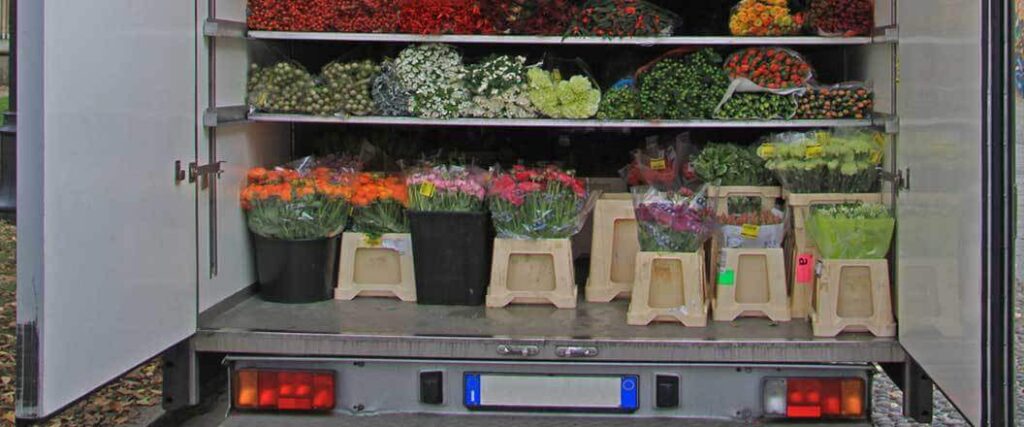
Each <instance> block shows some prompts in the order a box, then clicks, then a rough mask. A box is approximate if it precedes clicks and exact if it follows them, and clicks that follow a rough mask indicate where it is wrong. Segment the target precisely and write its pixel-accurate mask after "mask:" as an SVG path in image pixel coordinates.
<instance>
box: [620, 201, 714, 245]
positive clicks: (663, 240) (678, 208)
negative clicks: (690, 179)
mask: <svg viewBox="0 0 1024 427" xmlns="http://www.w3.org/2000/svg"><path fill="white" fill-rule="evenodd" d="M633 207H634V210H635V212H636V219H637V222H638V225H639V230H638V231H639V235H640V249H641V250H643V251H645V252H696V251H698V250H700V248H701V246H703V245H704V242H705V241H706V240H707V238H708V237H709V236H711V234H712V233H713V232H714V230H715V215H714V210H713V209H711V208H710V207H709V206H708V199H707V197H706V192H705V191H701V192H699V193H697V194H695V193H694V192H692V191H690V190H688V189H685V188H684V189H682V190H678V191H670V192H665V191H658V190H656V189H654V188H650V187H642V188H636V189H634V191H633Z"/></svg>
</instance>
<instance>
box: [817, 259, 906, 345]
mask: <svg viewBox="0 0 1024 427" xmlns="http://www.w3.org/2000/svg"><path fill="white" fill-rule="evenodd" d="M822 266H823V269H822V274H821V277H820V278H819V280H818V289H817V291H818V294H817V304H816V310H815V312H814V313H813V314H812V315H811V326H812V329H813V330H814V335H815V336H819V337H834V336H836V335H839V334H840V333H842V332H870V333H872V334H874V335H875V336H879V337H892V336H896V320H895V318H894V316H893V313H892V296H891V290H890V288H889V262H888V261H887V260H884V259H881V260H824V261H823V263H822Z"/></svg>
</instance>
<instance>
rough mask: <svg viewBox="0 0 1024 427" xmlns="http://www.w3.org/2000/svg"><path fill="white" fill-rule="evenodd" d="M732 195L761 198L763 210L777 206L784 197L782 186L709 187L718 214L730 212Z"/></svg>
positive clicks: (709, 195)
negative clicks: (776, 203)
mask: <svg viewBox="0 0 1024 427" xmlns="http://www.w3.org/2000/svg"><path fill="white" fill-rule="evenodd" d="M731 197H757V198H760V199H761V210H763V211H770V210H772V209H773V208H775V202H776V200H778V199H779V198H780V197H782V187H753V186H751V187H739V186H721V187H719V186H710V187H708V199H709V200H711V201H712V202H713V203H714V205H715V213H716V214H718V215H728V214H729V198H731Z"/></svg>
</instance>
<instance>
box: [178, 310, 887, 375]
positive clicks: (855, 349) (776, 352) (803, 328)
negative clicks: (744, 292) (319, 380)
mask: <svg viewBox="0 0 1024 427" xmlns="http://www.w3.org/2000/svg"><path fill="white" fill-rule="evenodd" d="M628 306H629V303H628V302H625V301H616V302H613V303H608V304H593V303H587V302H580V304H579V307H578V308H577V309H575V310H559V309H556V308H554V307H546V306H517V305H514V306H509V307H506V308H500V309H493V308H485V307H455V306H425V305H417V304H409V303H403V302H400V301H397V300H387V299H374V298H364V299H359V300H356V301H327V302H323V303H319V304H307V305H284V304H273V303H269V302H264V301H262V300H260V299H259V297H256V296H253V297H249V298H248V299H245V300H243V301H240V302H238V303H235V304H234V305H228V306H224V307H220V308H218V309H217V310H216V312H215V313H213V314H212V315H204V316H202V317H201V318H200V322H199V323H200V324H199V332H198V333H197V334H196V337H195V345H196V350H198V351H208V352H226V353H252V354H264V355H275V354H277V355H288V354H302V355H305V356H325V357H331V356H348V357H363V356H365V357H404V358H456V359H481V360H483V359H498V358H500V359H509V360H559V359H562V358H561V357H559V356H558V353H557V348H558V347H559V346H591V347H597V348H598V349H599V353H598V354H597V355H596V356H595V357H592V358H590V359H588V360H594V361H623V360H642V361H646V362H720V363H729V362H758V363H864V362H901V361H903V360H904V357H905V355H904V353H903V350H902V348H901V347H900V345H899V343H897V341H896V339H894V338H877V337H874V336H871V335H869V334H842V335H840V336H838V337H834V338H818V337H815V336H814V334H813V333H812V331H811V325H810V323H809V322H807V321H803V320H794V321H792V322H782V323H772V322H770V321H768V320H767V319H740V320H737V321H735V322H709V324H708V327H706V328H685V327H683V326H681V325H678V324H653V325H650V326H643V327H638V326H629V325H627V324H626V310H627V308H628ZM508 345H521V346H531V347H536V349H537V351H536V352H535V353H531V354H533V355H532V356H527V357H522V356H520V355H507V354H506V355H505V356H502V355H501V354H499V353H500V350H499V347H502V346H508ZM506 353H507V352H506Z"/></svg>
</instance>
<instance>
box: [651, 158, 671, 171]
mask: <svg viewBox="0 0 1024 427" xmlns="http://www.w3.org/2000/svg"><path fill="white" fill-rule="evenodd" d="M667 167H668V162H666V161H665V159H651V169H654V170H656V171H660V170H665V168H667Z"/></svg>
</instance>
